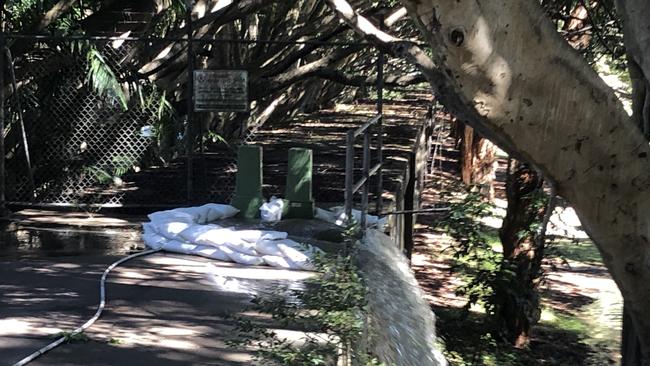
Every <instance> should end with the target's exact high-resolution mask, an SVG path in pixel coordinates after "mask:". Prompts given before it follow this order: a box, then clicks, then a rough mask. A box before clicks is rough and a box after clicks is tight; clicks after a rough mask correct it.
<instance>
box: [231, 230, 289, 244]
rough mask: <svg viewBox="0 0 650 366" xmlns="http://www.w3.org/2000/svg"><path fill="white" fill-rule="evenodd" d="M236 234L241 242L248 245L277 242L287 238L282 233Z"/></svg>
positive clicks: (261, 231)
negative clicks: (261, 241) (259, 242)
mask: <svg viewBox="0 0 650 366" xmlns="http://www.w3.org/2000/svg"><path fill="white" fill-rule="evenodd" d="M236 233H237V235H238V236H239V238H240V239H241V240H245V241H247V242H250V243H255V242H257V241H258V240H278V239H286V238H287V233H285V232H282V231H271V230H238V231H237V232H236Z"/></svg>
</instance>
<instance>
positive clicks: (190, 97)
mask: <svg viewBox="0 0 650 366" xmlns="http://www.w3.org/2000/svg"><path fill="white" fill-rule="evenodd" d="M185 28H187V203H188V204H190V203H191V202H192V200H193V194H194V192H193V188H194V162H193V156H192V155H194V118H193V117H194V49H193V43H192V40H193V38H194V34H193V30H192V0H185Z"/></svg>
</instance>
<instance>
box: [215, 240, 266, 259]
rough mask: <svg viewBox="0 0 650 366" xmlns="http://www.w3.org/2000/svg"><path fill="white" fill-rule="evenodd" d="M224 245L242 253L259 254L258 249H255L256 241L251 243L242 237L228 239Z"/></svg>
mask: <svg viewBox="0 0 650 366" xmlns="http://www.w3.org/2000/svg"><path fill="white" fill-rule="evenodd" d="M224 245H225V246H228V247H229V248H231V249H232V250H235V251H237V252H240V253H242V254H246V255H253V256H257V251H256V250H255V243H250V242H247V241H243V240H241V239H236V240H230V241H227V242H225V243H224ZM221 247H223V246H221Z"/></svg>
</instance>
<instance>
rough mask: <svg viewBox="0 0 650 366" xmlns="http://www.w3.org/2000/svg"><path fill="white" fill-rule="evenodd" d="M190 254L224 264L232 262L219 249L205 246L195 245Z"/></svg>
mask: <svg viewBox="0 0 650 366" xmlns="http://www.w3.org/2000/svg"><path fill="white" fill-rule="evenodd" d="M192 254H196V255H200V256H201V257H205V258H210V259H217V260H220V261H224V262H232V259H230V257H228V255H227V254H226V253H225V252H224V251H223V250H221V249H219V248H216V247H211V246H207V245H197V246H196V248H195V249H194V250H193V251H192Z"/></svg>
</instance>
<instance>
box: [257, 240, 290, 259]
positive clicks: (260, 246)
mask: <svg viewBox="0 0 650 366" xmlns="http://www.w3.org/2000/svg"><path fill="white" fill-rule="evenodd" d="M255 251H256V252H258V253H259V254H261V255H270V256H280V257H281V256H283V255H284V254H283V253H282V250H280V248H278V242H276V241H275V240H260V241H258V242H257V243H255Z"/></svg>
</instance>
